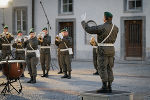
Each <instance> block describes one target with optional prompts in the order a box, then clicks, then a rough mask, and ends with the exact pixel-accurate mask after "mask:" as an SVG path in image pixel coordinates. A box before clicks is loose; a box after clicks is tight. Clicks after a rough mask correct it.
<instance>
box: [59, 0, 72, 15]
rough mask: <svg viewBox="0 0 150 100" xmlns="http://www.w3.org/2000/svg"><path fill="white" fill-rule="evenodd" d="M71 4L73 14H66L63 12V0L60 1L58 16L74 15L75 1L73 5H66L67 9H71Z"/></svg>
mask: <svg viewBox="0 0 150 100" xmlns="http://www.w3.org/2000/svg"><path fill="white" fill-rule="evenodd" d="M69 4H72V12H69V11H67V12H64V11H63V6H64V4H63V0H58V7H59V8H58V10H59V11H58V15H73V14H74V0H72V3H69V2H67V3H66V5H67V9H69Z"/></svg>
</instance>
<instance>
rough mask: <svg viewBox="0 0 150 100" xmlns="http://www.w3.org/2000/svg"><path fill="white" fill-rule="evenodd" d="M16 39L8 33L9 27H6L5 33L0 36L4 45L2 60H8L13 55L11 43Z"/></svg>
mask: <svg viewBox="0 0 150 100" xmlns="http://www.w3.org/2000/svg"><path fill="white" fill-rule="evenodd" d="M13 39H14V37H13V35H12V34H11V33H9V32H8V26H7V25H5V26H4V31H3V33H2V34H0V41H1V45H2V59H6V57H7V56H9V55H11V41H12V40H13Z"/></svg>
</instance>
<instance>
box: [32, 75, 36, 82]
mask: <svg viewBox="0 0 150 100" xmlns="http://www.w3.org/2000/svg"><path fill="white" fill-rule="evenodd" d="M31 83H32V84H34V83H36V76H33V80H32V81H31Z"/></svg>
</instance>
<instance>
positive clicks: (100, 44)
mask: <svg viewBox="0 0 150 100" xmlns="http://www.w3.org/2000/svg"><path fill="white" fill-rule="evenodd" d="M98 46H106V47H107V46H114V44H111V43H98Z"/></svg>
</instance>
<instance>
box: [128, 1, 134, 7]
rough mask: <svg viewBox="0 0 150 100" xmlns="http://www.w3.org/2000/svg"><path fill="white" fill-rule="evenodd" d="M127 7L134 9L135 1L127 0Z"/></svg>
mask: <svg viewBox="0 0 150 100" xmlns="http://www.w3.org/2000/svg"><path fill="white" fill-rule="evenodd" d="M129 9H135V1H129Z"/></svg>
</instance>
